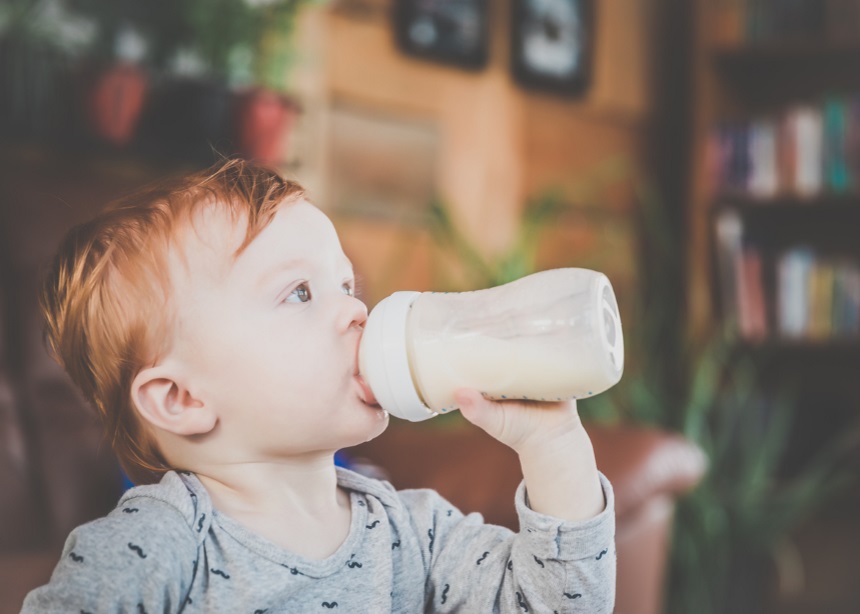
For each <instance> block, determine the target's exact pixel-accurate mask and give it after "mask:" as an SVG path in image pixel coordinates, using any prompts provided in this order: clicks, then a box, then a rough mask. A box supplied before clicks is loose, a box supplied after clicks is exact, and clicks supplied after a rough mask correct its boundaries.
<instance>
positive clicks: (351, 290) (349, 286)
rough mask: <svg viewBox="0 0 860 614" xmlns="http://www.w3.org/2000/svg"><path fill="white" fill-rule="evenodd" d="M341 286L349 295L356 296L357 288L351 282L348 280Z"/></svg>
mask: <svg viewBox="0 0 860 614" xmlns="http://www.w3.org/2000/svg"><path fill="white" fill-rule="evenodd" d="M340 288H341V290H343V293H344V294H346V295H347V296H355V288H354V287H353V286H352V284H351V283H349V282H347V283H345V284H343V285H342V286H341V287H340Z"/></svg>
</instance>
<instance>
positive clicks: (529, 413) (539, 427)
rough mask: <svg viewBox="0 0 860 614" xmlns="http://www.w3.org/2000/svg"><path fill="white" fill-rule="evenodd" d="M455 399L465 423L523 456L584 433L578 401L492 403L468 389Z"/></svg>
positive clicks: (462, 390) (478, 393) (457, 393)
mask: <svg viewBox="0 0 860 614" xmlns="http://www.w3.org/2000/svg"><path fill="white" fill-rule="evenodd" d="M454 398H455V400H456V401H457V403H458V404H459V405H460V413H462V414H463V416H464V417H465V418H466V420H468V421H469V422H471V423H472V424H474V425H475V426H478V427H480V428H482V429H483V430H485V431H486V432H487V433H488V434H489V435H491V436H492V437H493V438H495V439H498V440H499V441H501V442H502V443H503V444H505V445H507V446H509V447H511V448H513V449H514V450H516V451H517V452H518V453H520V454H522V453H523V452H524V451H526V450H529V449H534V448H535V447H540V446H544V445H547V444H549V443H551V442H553V441H555V440H558V439H559V438H563V437H566V436H567V435H570V434H571V433H573V432H575V431H579V430H581V429H582V423H581V421H580V419H579V413H578V412H577V410H576V401H560V402H552V403H547V402H539V401H492V400H490V399H486V398H484V397H483V395H481V393H480V392H478V391H477V390H471V389H467V388H463V389H461V390H458V391H457V392H456V393H455V395H454Z"/></svg>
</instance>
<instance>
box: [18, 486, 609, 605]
mask: <svg viewBox="0 0 860 614" xmlns="http://www.w3.org/2000/svg"><path fill="white" fill-rule="evenodd" d="M338 483H339V484H340V486H341V487H342V488H344V489H346V490H347V491H349V493H350V501H351V506H352V525H351V527H350V531H349V536H348V537H347V539H346V541H345V542H344V543H343V544H342V545H341V546H340V548H339V549H338V550H337V552H335V553H334V554H333V555H331V556H330V557H329V558H327V559H325V560H322V561H315V560H309V559H305V558H302V557H300V556H297V555H295V554H292V553H290V552H289V551H287V550H285V549H283V548H281V547H279V546H277V545H275V544H273V543H272V542H270V541H268V540H266V539H264V538H263V537H261V536H259V535H256V534H255V533H253V532H251V531H250V530H248V529H246V528H245V527H243V526H242V525H241V524H239V523H238V522H236V521H234V520H232V519H231V518H229V517H228V516H225V515H224V514H221V513H219V512H218V511H217V510H215V509H214V508H213V507H212V502H211V499H210V498H209V495H208V494H207V492H206V489H205V488H204V487H203V485H202V484H201V483H200V481H199V480H198V479H197V478H196V477H195V476H194V475H192V474H178V473H174V472H170V473H168V474H166V475H165V476H164V478H163V479H162V480H161V482H160V483H159V484H156V485H152V486H141V487H137V488H133V489H131V490H130V491H128V492H127V493H126V494H125V495H124V496H123V497H122V499H121V500H120V502H119V504H118V506H117V507H116V509H114V510H113V511H112V512H111V513H110V514H109V515H108V516H106V517H105V518H101V519H99V520H95V521H93V522H90V523H88V524H85V525H83V526H81V527H78V528H77V529H75V530H74V531H73V532H72V533H71V534H70V535H69V538H68V540H67V541H66V544H65V548H64V550H63V554H62V558H61V559H60V562H59V563H58V565H57V567H56V569H55V570H54V573H53V576H52V578H51V581H50V583H49V584H47V585H45V586H43V587H41V588H38V589H36V590H34V591H32V592H31V593H30V594H29V595H28V596H27V599H26V601H25V602H24V610H23V612H25V613H30V612H75V613H77V612H92V613H100V612H149V613H150V614H152V613H154V612H189V613H193V612H231V613H233V612H247V613H248V614H252V613H262V612H266V613H269V614H271V613H274V612H330V611H338V612H351V613H374V614H375V613H379V612H403V613H408V614H414V613H417V612H475V613H485V612H487V613H489V612H519V613H522V612H549V613H551V612H559V613H561V612H588V613H589V614H601V613H610V612H612V609H613V604H614V601H615V565H616V563H615V545H614V532H615V516H614V499H613V493H612V488H611V486H610V484H609V482H608V481H607V480H606V478H605V477H604V476H602V475H601V483H602V485H603V490H604V495H605V497H606V509H605V510H604V511H603V512H602V513H601V514H600V515H598V516H597V517H595V518H592V519H590V520H587V521H585V522H579V523H572V522H564V521H561V520H558V519H555V518H552V517H549V516H545V515H542V514H539V513H537V512H535V511H533V510H531V509H529V507H528V505H527V502H526V493H525V488H524V485H522V484H521V485H520V487H519V490H518V491H517V495H516V506H517V511H518V514H519V518H520V529H521V530H520V532H519V533H513V532H511V531H509V530H507V529H505V528H502V527H498V526H493V525H488V524H484V523H483V519H482V518H481V516H480V515H479V514H469V515H467V516H464V515H463V514H461V513H460V511H458V510H457V509H456V508H454V507H453V506H452V505H451V504H450V503H448V502H447V501H445V500H444V499H443V498H442V497H440V496H439V495H438V494H437V493H436V492H434V491H431V490H405V491H396V490H395V489H394V488H393V487H392V486H391V485H390V484H388V483H387V482H380V481H377V480H372V479H369V478H366V477H364V476H361V475H358V474H356V473H353V472H350V471H347V470H343V469H338ZM285 522H289V518H286V519H285Z"/></svg>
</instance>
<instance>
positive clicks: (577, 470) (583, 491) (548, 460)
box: [518, 424, 606, 521]
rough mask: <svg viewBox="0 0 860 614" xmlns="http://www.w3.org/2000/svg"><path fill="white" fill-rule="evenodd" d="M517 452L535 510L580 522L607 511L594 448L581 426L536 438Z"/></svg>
mask: <svg viewBox="0 0 860 614" xmlns="http://www.w3.org/2000/svg"><path fill="white" fill-rule="evenodd" d="M518 453H519V457H520V466H521V468H522V471H523V478H524V479H525V483H526V489H527V492H528V495H529V507H531V509H533V510H534V511H536V512H539V513H542V514H547V515H549V516H554V517H556V518H562V519H565V520H573V521H580V520H585V519H588V518H592V517H594V516H596V515H597V514H599V513H600V512H602V511H603V509H604V508H605V506H606V502H605V500H604V496H603V488H602V487H601V485H600V477H599V473H598V471H597V462H596V460H595V458H594V448H593V446H592V444H591V438H590V437H589V436H588V433H586V431H585V429H584V428H583V427H582V425H581V424H580V425H579V427H578V428H575V429H570V430H567V431H565V432H559V433H555V434H553V436H548V437H546V438H544V439H542V440H541V439H535V440H534V441H533V442H531V443H530V444H529V445H528V446H524V447H523V448H522V449H521V450H520V451H518Z"/></svg>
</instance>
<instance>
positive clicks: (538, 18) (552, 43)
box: [511, 0, 594, 96]
mask: <svg viewBox="0 0 860 614" xmlns="http://www.w3.org/2000/svg"><path fill="white" fill-rule="evenodd" d="M512 2H513V19H512V21H511V23H512V29H511V65H512V70H513V73H514V77H515V78H516V80H517V81H518V82H519V83H520V84H522V85H523V86H526V87H529V88H535V89H542V90H546V91H552V92H556V93H559V94H565V95H569V96H577V95H581V94H582V93H584V92H585V90H586V89H587V87H588V84H589V79H590V73H591V56H592V50H593V48H594V45H593V38H594V25H593V22H594V4H593V0H512Z"/></svg>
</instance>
